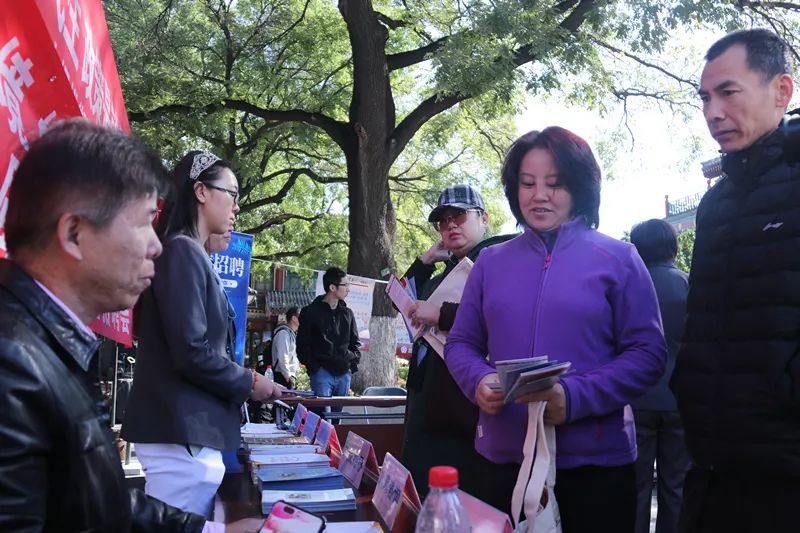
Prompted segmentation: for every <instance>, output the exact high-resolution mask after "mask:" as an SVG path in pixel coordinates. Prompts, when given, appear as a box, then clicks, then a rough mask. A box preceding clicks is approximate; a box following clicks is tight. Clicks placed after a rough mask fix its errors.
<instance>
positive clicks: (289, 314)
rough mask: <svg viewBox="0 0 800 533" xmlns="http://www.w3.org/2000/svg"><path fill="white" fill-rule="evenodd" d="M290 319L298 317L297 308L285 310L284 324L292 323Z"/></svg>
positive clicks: (298, 310) (298, 311) (298, 309)
mask: <svg viewBox="0 0 800 533" xmlns="http://www.w3.org/2000/svg"><path fill="white" fill-rule="evenodd" d="M292 317H300V308H299V307H290V308H289V309H287V310H286V323H287V324H288V323H289V322H291V321H292Z"/></svg>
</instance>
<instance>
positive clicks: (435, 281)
mask: <svg viewBox="0 0 800 533" xmlns="http://www.w3.org/2000/svg"><path fill="white" fill-rule="evenodd" d="M428 221H429V222H431V223H432V224H433V226H434V228H435V229H436V230H437V231H438V232H439V235H440V237H441V239H440V240H439V241H437V242H436V243H435V244H434V245H433V246H431V247H430V248H429V249H428V250H427V251H426V252H425V253H423V254H422V255H420V256H419V257H418V258H417V259H416V260H415V261H414V263H413V264H412V265H411V267H410V268H409V269H408V271H407V272H406V274H405V277H406V279H409V280H410V279H413V280H414V285H415V287H416V290H417V295H418V297H419V300H418V301H417V305H416V308H415V309H414V311H413V312H412V317H413V319H414V321H415V322H417V323H422V324H425V325H428V326H435V327H437V328H438V329H439V330H442V331H449V330H450V328H451V327H452V325H453V322H454V320H455V317H456V311H457V310H458V304H456V303H450V302H444V303H443V304H441V305H431V304H429V303H428V302H426V301H425V300H427V299H428V297H429V296H430V295H431V293H433V291H434V290H435V289H436V288H437V287H438V286H439V284H441V282H442V281H443V280H444V279H445V278H446V277H447V276H448V275H449V274H450V272H451V271H452V270H453V268H455V266H456V265H457V264H458V263H459V261H461V260H462V259H464V258H465V257H468V258H470V260H472V261H474V260H475V259H476V258H477V257H478V253H479V252H480V251H481V250H482V249H483V248H486V247H487V246H490V245H492V244H496V243H498V242H503V241H505V240H508V239H509V238H511V237H512V236H511V235H504V236H498V237H492V238H489V239H485V240H484V236H485V234H486V230H487V227H488V222H489V214H488V213H487V212H486V206H485V205H484V203H483V199H482V198H481V195H480V194H479V193H478V191H476V190H475V189H473V188H472V187H470V186H469V185H452V186H450V187H448V188H447V189H445V190H444V191H442V193H441V194H440V195H439V200H438V202H437V204H436V207H435V208H434V209H433V211H431V214H430V216H429V217H428ZM440 261H444V263H445V268H444V271H443V272H442V273H441V274H438V275H436V276H433V273H434V271H435V270H436V263H438V262H440ZM432 276H433V277H432ZM407 387H408V400H407V403H406V432H405V442H404V446H403V464H404V465H406V466H407V467H408V469H409V470H410V471H411V474H412V476H413V477H414V482H415V483H416V485H417V490H418V491H419V492H420V494H421V496H423V497H424V496H425V494H426V493H427V491H428V481H427V480H428V470H429V469H430V467H432V466H436V465H440V464H447V465H452V466H455V467H456V468H458V470H459V486H460V488H461V489H463V490H465V491H466V492H468V493H470V494H472V495H474V496H476V497H478V498H480V499H482V500H484V501H487V502H489V503H492V502H491V495H490V494H483V493H482V492H483V491H482V489H483V487H482V478H483V476H482V475H481V474H480V473H481V472H483V469H484V468H488V467H489V466H490V463H489V462H488V461H487V460H486V459H484V458H483V457H482V456H481V455H479V454H478V453H477V452H476V451H475V445H474V440H475V428H476V426H477V422H478V408H477V407H476V406H475V405H474V404H473V403H472V402H470V401H469V400H467V398H466V397H465V396H464V394H463V393H462V392H461V389H459V388H458V385H456V383H455V381H453V378H452V377H451V376H450V372H449V371H448V370H447V366H445V364H444V361H443V360H442V358H441V356H440V355H439V354H438V353H437V352H436V351H435V350H434V349H433V348H431V346H430V345H429V344H428V343H427V341H425V340H424V339H420V340H418V341H417V342H416V343H415V344H414V349H413V351H412V356H411V362H410V366H409V372H408V384H407Z"/></svg>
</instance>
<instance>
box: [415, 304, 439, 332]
mask: <svg viewBox="0 0 800 533" xmlns="http://www.w3.org/2000/svg"><path fill="white" fill-rule="evenodd" d="M440 309H441V307H440V306H438V305H436V304H432V303H429V302H426V301H424V300H417V303H416V304H415V305H414V307H413V308H412V309H411V312H410V313H409V314H410V315H411V323H412V324H414V325H415V326H419V325H420V324H422V325H424V326H436V325H437V324H439V310H440Z"/></svg>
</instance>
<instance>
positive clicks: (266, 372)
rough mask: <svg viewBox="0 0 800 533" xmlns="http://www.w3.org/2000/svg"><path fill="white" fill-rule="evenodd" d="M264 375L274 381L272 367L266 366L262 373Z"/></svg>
mask: <svg viewBox="0 0 800 533" xmlns="http://www.w3.org/2000/svg"><path fill="white" fill-rule="evenodd" d="M264 375H265V376H266V377H268V378H269V379H270V380H271V381H275V375H274V374H273V373H272V365H267V369H266V370H265V371H264Z"/></svg>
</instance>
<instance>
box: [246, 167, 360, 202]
mask: <svg viewBox="0 0 800 533" xmlns="http://www.w3.org/2000/svg"><path fill="white" fill-rule="evenodd" d="M284 174H289V179H287V180H286V183H284V184H283V186H282V187H281V188H280V190H279V191H278V192H277V193H275V194H273V195H272V196H267V197H266V198H261V199H259V200H254V201H252V202H248V203H245V204H243V205H242V206H241V210H242V212H244V213H246V212H248V211H252V210H254V209H258V208H259V207H264V206H265V205H269V204H279V203H281V202H282V201H283V200H284V198H286V196H287V195H288V194H289V190H290V189H291V188H292V187H294V184H295V183H296V182H297V178H299V177H300V176H303V175H305V176H308V177H309V178H311V179H312V180H314V181H316V182H318V183H334V182H346V181H347V178H344V177H336V178H333V177H325V176H320V175H319V174H317V173H316V172H314V171H313V170H311V169H310V168H284V169H281V170H276V171H275V172H273V173H271V174H269V175H267V176H264V177H263V178H261V179H260V180H258V181H259V182H260V183H266V182H269V181H272V180H273V179H275V178H277V177H278V176H282V175H284ZM256 186H257V184H256ZM254 188H255V186H254V187H252V188H248V190H247V191H246V192H245V193H244V194H245V195H249V194H250V192H251V191H252V189H254Z"/></svg>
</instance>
